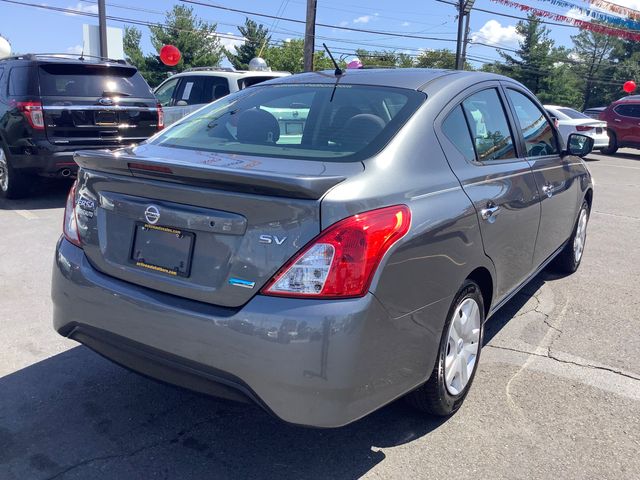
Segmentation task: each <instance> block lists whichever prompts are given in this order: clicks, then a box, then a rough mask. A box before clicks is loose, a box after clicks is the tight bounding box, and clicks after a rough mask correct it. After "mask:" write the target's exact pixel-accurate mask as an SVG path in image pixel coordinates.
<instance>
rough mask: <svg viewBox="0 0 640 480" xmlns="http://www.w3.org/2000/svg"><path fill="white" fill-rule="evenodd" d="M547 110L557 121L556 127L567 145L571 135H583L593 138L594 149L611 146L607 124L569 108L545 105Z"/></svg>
mask: <svg viewBox="0 0 640 480" xmlns="http://www.w3.org/2000/svg"><path fill="white" fill-rule="evenodd" d="M544 108H545V110H546V111H547V112H548V113H549V115H550V116H551V117H552V118H553V119H554V120H555V121H556V126H557V127H558V130H559V131H560V135H562V138H563V139H564V141H565V143H566V142H567V138H569V134H571V133H581V134H583V135H587V136H589V137H591V138H593V148H594V150H595V149H598V148H605V147H607V146H608V145H609V135H608V134H607V122H603V121H601V120H595V119H593V118H592V117H589V116H587V115H585V114H584V113H580V112H578V111H577V110H574V109H573V108H569V107H559V106H556V105H544Z"/></svg>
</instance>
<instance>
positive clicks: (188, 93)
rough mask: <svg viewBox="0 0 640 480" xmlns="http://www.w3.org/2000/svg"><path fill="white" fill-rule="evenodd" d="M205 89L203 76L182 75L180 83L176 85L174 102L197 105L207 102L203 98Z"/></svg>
mask: <svg viewBox="0 0 640 480" xmlns="http://www.w3.org/2000/svg"><path fill="white" fill-rule="evenodd" d="M204 89H205V78H204V77H183V78H182V83H181V84H180V86H179V87H178V95H177V96H176V102H181V103H179V104H181V105H183V104H184V103H186V104H187V105H199V104H201V103H207V102H205V101H204V100H203V97H204Z"/></svg>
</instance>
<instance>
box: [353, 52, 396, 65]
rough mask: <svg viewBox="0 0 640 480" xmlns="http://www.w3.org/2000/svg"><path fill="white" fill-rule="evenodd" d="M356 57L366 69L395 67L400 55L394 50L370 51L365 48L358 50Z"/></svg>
mask: <svg viewBox="0 0 640 480" xmlns="http://www.w3.org/2000/svg"><path fill="white" fill-rule="evenodd" d="M356 57H358V58H359V59H360V61H361V62H362V64H363V65H364V66H365V67H370V68H374V67H383V68H384V67H395V66H396V64H397V62H398V55H397V54H396V53H395V52H394V51H392V50H381V51H372V50H371V51H370V50H365V49H363V48H359V49H357V50H356Z"/></svg>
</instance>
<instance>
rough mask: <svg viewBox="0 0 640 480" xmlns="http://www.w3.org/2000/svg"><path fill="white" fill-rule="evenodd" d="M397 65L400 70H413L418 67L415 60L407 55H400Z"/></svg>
mask: <svg viewBox="0 0 640 480" xmlns="http://www.w3.org/2000/svg"><path fill="white" fill-rule="evenodd" d="M396 65H397V66H398V67H399V68H411V67H415V66H416V64H415V60H414V58H413V57H412V56H411V55H409V54H407V53H399V54H398V57H397V59H396Z"/></svg>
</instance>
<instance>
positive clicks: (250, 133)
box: [237, 108, 280, 143]
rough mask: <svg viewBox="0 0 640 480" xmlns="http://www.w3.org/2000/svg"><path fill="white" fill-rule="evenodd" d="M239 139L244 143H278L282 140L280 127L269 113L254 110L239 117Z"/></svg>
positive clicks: (246, 111) (247, 111) (257, 109)
mask: <svg viewBox="0 0 640 480" xmlns="http://www.w3.org/2000/svg"><path fill="white" fill-rule="evenodd" d="M237 137H238V141H240V142H244V143H276V142H277V141H278V139H279V138H280V125H278V120H276V117H274V116H273V115H271V114H270V113H269V112H267V111H265V110H261V109H259V108H252V109H251V110H245V111H244V112H242V113H241V114H240V116H239V117H238V134H237Z"/></svg>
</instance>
